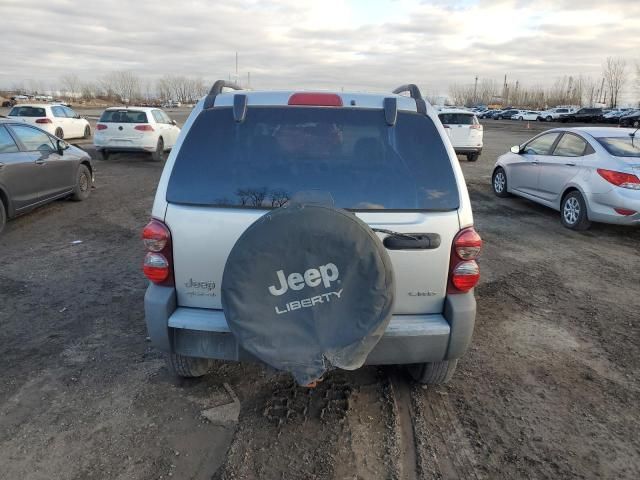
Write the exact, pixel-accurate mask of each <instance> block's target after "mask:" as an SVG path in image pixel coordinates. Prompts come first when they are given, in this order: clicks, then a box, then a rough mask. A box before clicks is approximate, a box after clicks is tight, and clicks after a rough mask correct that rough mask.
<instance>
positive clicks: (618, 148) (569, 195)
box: [492, 127, 640, 230]
mask: <svg viewBox="0 0 640 480" xmlns="http://www.w3.org/2000/svg"><path fill="white" fill-rule="evenodd" d="M634 134H635V132H634V130H633V129H623V128H612V127H582V128H558V129H553V130H548V131H546V132H543V133H541V134H540V135H537V136H535V137H533V138H532V139H531V140H529V141H528V142H526V143H524V144H523V145H516V146H514V147H512V148H511V151H510V152H508V153H506V154H504V155H502V156H501V157H499V158H498V160H497V162H496V164H495V168H494V170H493V177H492V180H493V181H492V185H493V191H494V193H495V194H496V195H497V196H499V197H505V196H508V195H509V194H514V195H518V196H521V197H524V198H527V199H529V200H533V201H534V202H537V203H540V204H542V205H545V206H548V207H551V208H554V209H555V210H558V211H560V219H561V221H562V224H563V225H564V226H565V227H567V228H571V229H574V230H584V229H587V228H588V227H589V225H590V223H591V222H592V221H594V222H604V223H616V224H621V225H640V178H638V175H640V167H639V166H640V163H639V162H640V141H638V140H640V139H639V138H635V137H634V136H633V135H634Z"/></svg>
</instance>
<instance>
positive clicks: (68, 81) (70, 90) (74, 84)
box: [60, 73, 82, 99]
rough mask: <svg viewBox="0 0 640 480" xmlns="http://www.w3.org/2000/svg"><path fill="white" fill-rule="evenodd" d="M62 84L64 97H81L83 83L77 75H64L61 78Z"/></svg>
mask: <svg viewBox="0 0 640 480" xmlns="http://www.w3.org/2000/svg"><path fill="white" fill-rule="evenodd" d="M60 84H61V85H62V88H63V90H64V92H63V95H64V96H65V97H67V98H68V99H72V98H78V97H80V95H81V92H80V89H81V86H82V82H81V81H80V77H78V75H77V74H75V73H67V74H66V75H63V76H62V77H60Z"/></svg>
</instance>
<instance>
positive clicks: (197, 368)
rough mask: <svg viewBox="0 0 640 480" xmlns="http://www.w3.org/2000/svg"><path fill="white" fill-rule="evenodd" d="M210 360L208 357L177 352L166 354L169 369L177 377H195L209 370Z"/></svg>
mask: <svg viewBox="0 0 640 480" xmlns="http://www.w3.org/2000/svg"><path fill="white" fill-rule="evenodd" d="M212 363H213V362H212V361H211V360H210V359H208V358H198V357H187V356H185V355H180V354H179V353H170V354H168V355H167V364H168V366H169V369H170V370H171V371H172V372H173V373H175V374H176V375H177V376H179V377H183V378H196V377H202V376H203V375H206V374H207V373H209V371H210V370H211V365H212Z"/></svg>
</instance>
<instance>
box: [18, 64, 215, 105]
mask: <svg viewBox="0 0 640 480" xmlns="http://www.w3.org/2000/svg"><path fill="white" fill-rule="evenodd" d="M209 88H210V85H208V84H206V83H205V82H204V80H203V79H202V78H197V77H196V78H194V77H188V76H185V75H164V76H163V77H161V78H159V79H158V80H156V81H155V82H154V81H152V80H150V79H145V78H142V77H140V76H139V75H137V74H136V73H134V72H131V71H128V70H120V71H113V72H109V73H107V74H105V75H102V76H101V77H98V78H97V79H96V80H93V81H87V80H83V79H82V78H80V76H79V75H78V74H76V73H69V74H65V75H63V76H61V77H60V79H59V80H58V82H57V84H56V86H55V87H49V88H47V87H46V85H45V84H44V82H41V81H29V82H27V85H24V84H14V85H13V86H12V88H11V91H12V92H14V93H17V94H27V93H28V94H35V95H37V94H45V93H51V92H55V96H59V97H63V98H65V99H67V100H70V101H78V100H84V101H92V100H96V99H99V100H104V101H107V102H117V103H140V102H154V101H161V102H167V101H170V100H173V101H178V102H182V103H195V102H197V101H198V100H199V99H200V98H201V97H202V96H203V95H205V94H206V93H207V92H208V91H209Z"/></svg>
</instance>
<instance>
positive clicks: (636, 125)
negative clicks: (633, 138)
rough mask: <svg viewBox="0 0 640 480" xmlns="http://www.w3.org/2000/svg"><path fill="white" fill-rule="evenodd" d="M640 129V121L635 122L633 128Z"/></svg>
mask: <svg viewBox="0 0 640 480" xmlns="http://www.w3.org/2000/svg"><path fill="white" fill-rule="evenodd" d="M638 127H640V120H636V121H635V122H633V128H638Z"/></svg>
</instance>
